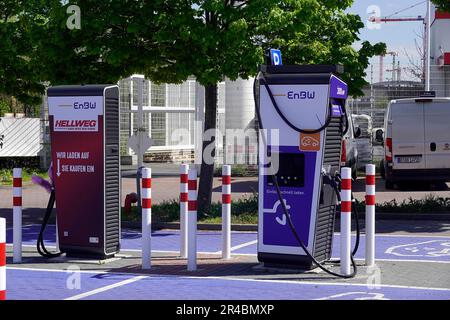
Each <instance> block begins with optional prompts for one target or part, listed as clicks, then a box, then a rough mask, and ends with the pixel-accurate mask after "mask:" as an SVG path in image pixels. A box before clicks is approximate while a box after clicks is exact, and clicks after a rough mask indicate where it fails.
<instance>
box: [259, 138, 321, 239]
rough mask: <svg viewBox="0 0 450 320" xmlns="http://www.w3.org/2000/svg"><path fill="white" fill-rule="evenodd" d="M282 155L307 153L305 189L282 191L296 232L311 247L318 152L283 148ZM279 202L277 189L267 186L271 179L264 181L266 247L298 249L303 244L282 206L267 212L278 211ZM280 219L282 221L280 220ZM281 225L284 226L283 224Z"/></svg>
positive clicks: (282, 188) (264, 237) (265, 178)
mask: <svg viewBox="0 0 450 320" xmlns="http://www.w3.org/2000/svg"><path fill="white" fill-rule="evenodd" d="M280 152H282V153H303V154H304V156H305V179H304V181H305V183H304V187H298V188H293V187H280V191H281V193H282V195H283V198H284V199H285V200H286V204H287V205H288V206H290V209H289V213H290V216H291V218H292V222H293V224H294V227H295V229H296V230H297V232H298V233H299V236H300V238H301V239H302V241H303V243H304V244H305V245H306V246H307V245H308V238H309V226H310V222H311V202H312V193H313V187H314V172H315V166H316V154H317V153H316V152H301V151H300V150H299V149H298V147H288V146H281V147H280ZM277 201H279V198H278V195H277V192H276V188H275V187H273V186H269V185H268V184H267V176H265V177H264V209H265V210H264V220H263V223H264V234H263V243H264V244H265V245H277V246H295V247H298V246H299V244H298V242H297V240H296V239H295V238H294V236H293V234H292V231H291V230H290V228H289V225H288V222H287V220H286V218H284V214H283V208H282V206H281V204H280V205H278V207H277V208H276V212H275V213H273V212H267V211H269V210H271V209H274V208H275V206H276V203H277ZM277 218H278V219H277ZM280 222H281V223H280Z"/></svg>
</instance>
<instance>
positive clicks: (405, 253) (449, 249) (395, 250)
mask: <svg viewBox="0 0 450 320" xmlns="http://www.w3.org/2000/svg"><path fill="white" fill-rule="evenodd" d="M386 253H388V254H392V255H395V256H399V257H450V240H429V241H423V242H416V243H410V244H403V245H398V246H393V247H390V248H389V249H387V250H386Z"/></svg>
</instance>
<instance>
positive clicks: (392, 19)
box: [368, 1, 428, 82]
mask: <svg viewBox="0 0 450 320" xmlns="http://www.w3.org/2000/svg"><path fill="white" fill-rule="evenodd" d="M425 2H427V1H422V2H419V3H416V4H414V5H412V6H409V7H407V8H405V9H402V10H399V11H397V12H394V13H393V14H391V15H388V16H385V17H376V16H371V17H369V19H368V21H370V22H373V23H389V22H411V21H422V23H423V24H424V35H425V36H426V38H427V39H428V34H427V23H426V22H425V18H424V17H422V16H417V17H393V16H394V15H396V14H398V13H400V12H403V11H406V10H408V9H411V8H414V7H416V6H418V5H420V4H423V3H425ZM372 14H375V12H373V13H372ZM424 40H425V39H424ZM386 54H390V55H392V58H393V62H392V69H391V70H386V71H392V81H395V78H396V76H395V75H396V74H397V80H400V72H401V71H400V66H398V67H396V63H395V57H396V56H398V54H397V53H396V52H387V53H386ZM384 56H385V55H381V56H380V82H382V81H383V80H384V71H385V70H384ZM423 58H425V57H423Z"/></svg>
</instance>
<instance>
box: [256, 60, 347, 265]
mask: <svg viewBox="0 0 450 320" xmlns="http://www.w3.org/2000/svg"><path fill="white" fill-rule="evenodd" d="M336 71H338V70H337V68H336V66H297V65H296V66H281V65H279V66H262V67H261V72H260V74H259V77H258V78H257V82H256V83H257V86H256V97H257V99H256V103H257V108H258V109H257V110H258V112H259V118H260V122H261V123H260V128H262V129H264V131H265V132H266V134H267V138H266V139H260V140H259V143H260V145H259V147H260V161H259V210H258V211H259V219H258V259H259V261H261V262H263V263H264V264H265V265H277V266H280V265H292V264H295V265H303V266H306V267H311V265H312V260H311V259H310V258H309V257H308V256H307V255H306V253H305V252H304V250H302V248H301V247H300V246H299V242H298V240H297V239H296V238H295V236H294V234H293V232H292V231H291V230H290V226H289V224H288V221H287V218H288V217H286V214H285V212H284V211H283V206H282V204H281V201H284V204H285V206H286V209H287V210H288V212H289V215H290V217H291V221H292V223H293V226H294V228H295V230H296V231H297V233H298V235H299V238H300V239H301V241H302V242H303V244H304V245H305V246H306V248H307V249H308V251H309V252H311V253H312V255H313V256H314V258H315V259H316V260H317V261H325V260H327V259H329V258H330V256H331V247H332V235H333V228H334V216H335V211H336V203H337V201H336V192H335V189H336V188H333V186H331V185H329V184H327V183H326V180H327V178H328V180H330V179H334V176H335V175H336V174H337V173H339V170H340V155H341V139H342V134H343V123H342V119H343V118H344V117H343V116H342V115H343V113H342V112H343V108H344V107H345V99H346V98H347V90H348V88H347V85H346V84H345V83H344V82H343V81H342V80H340V79H339V78H338V77H337V76H336V75H335V74H334V73H336ZM297 128H302V130H300V129H297ZM317 128H322V129H320V130H317ZM274 163H275V164H276V165H275V167H271V166H272V165H273V164H274ZM269 168H270V170H269ZM270 171H274V173H270ZM274 179H276V182H277V185H275V183H274V182H275V181H274ZM277 188H278V190H277ZM278 192H280V194H278ZM280 195H281V197H280Z"/></svg>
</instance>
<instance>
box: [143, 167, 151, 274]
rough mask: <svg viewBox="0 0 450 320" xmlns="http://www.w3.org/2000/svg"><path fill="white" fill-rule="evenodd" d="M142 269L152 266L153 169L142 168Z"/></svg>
mask: <svg viewBox="0 0 450 320" xmlns="http://www.w3.org/2000/svg"><path fill="white" fill-rule="evenodd" d="M141 197H142V269H150V268H151V266H152V262H151V259H152V246H151V241H152V169H150V168H142V189H141Z"/></svg>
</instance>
